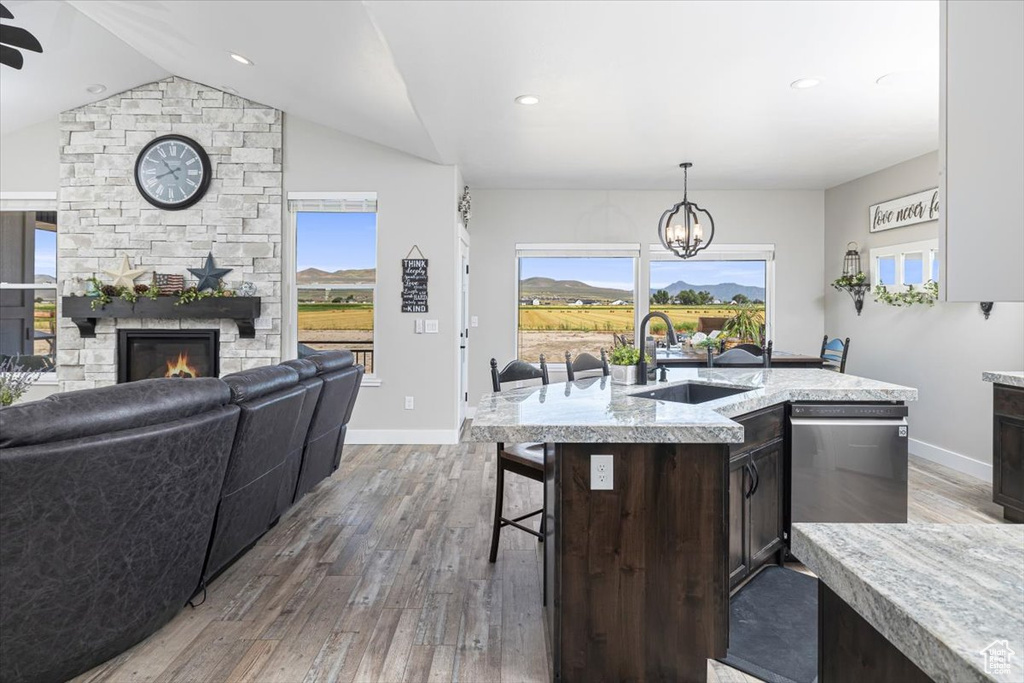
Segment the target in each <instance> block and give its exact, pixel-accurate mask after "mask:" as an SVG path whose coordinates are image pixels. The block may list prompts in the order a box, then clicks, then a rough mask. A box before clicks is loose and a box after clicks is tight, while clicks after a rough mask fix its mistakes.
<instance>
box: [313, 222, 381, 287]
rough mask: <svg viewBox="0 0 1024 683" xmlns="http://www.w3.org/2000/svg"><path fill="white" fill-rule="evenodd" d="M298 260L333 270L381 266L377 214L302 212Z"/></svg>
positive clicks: (330, 271)
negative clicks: (378, 259)
mask: <svg viewBox="0 0 1024 683" xmlns="http://www.w3.org/2000/svg"><path fill="white" fill-rule="evenodd" d="M295 228H296V233H297V234H296V237H297V240H296V241H297V257H296V264H297V269H298V270H299V271H303V270H306V269H308V268H317V269H319V270H324V271H327V272H328V273H333V272H334V271H336V270H354V269H363V268H376V267H377V214H375V213H329V212H306V211H303V212H300V213H299V214H298V215H297V216H296V219H295Z"/></svg>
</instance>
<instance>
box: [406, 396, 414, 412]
mask: <svg viewBox="0 0 1024 683" xmlns="http://www.w3.org/2000/svg"><path fill="white" fill-rule="evenodd" d="M415 407H416V400H415V399H414V398H413V397H412V396H406V397H405V409H406V410H412V409H413V408H415Z"/></svg>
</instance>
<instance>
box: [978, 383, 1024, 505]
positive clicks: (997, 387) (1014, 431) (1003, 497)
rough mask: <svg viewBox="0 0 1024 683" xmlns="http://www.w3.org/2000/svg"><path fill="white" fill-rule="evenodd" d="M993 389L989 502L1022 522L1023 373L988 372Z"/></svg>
mask: <svg viewBox="0 0 1024 683" xmlns="http://www.w3.org/2000/svg"><path fill="white" fill-rule="evenodd" d="M981 379H982V381H984V382H991V383H992V384H993V387H992V418H993V419H992V500H994V501H995V502H996V503H999V504H1000V505H1002V506H1003V517H1004V518H1005V519H1008V520H1009V521H1011V522H1018V523H1021V522H1024V372H1015V371H991V370H990V371H988V372H983V373H982V375H981Z"/></svg>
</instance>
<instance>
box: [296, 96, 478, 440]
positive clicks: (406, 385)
mask: <svg viewBox="0 0 1024 683" xmlns="http://www.w3.org/2000/svg"><path fill="white" fill-rule="evenodd" d="M284 169H285V171H284V189H285V196H286V197H287V193H288V192H376V193H377V203H378V209H377V211H378V213H377V230H378V239H377V306H376V308H377V330H376V341H375V348H374V363H375V364H376V369H377V376H378V377H379V378H380V380H381V386H379V387H369V386H367V387H363V389H362V390H361V392H360V394H359V401H357V403H356V409H355V414H354V415H353V418H352V422H351V423H350V425H349V430H350V434H352V431H353V430H357V431H358V430H374V431H377V430H431V431H433V430H438V431H440V430H448V432H449V434H448V435H447V436H451V437H452V438H454V434H455V430H456V427H457V426H456V424H455V422H456V410H457V403H456V399H457V394H458V388H457V383H458V366H457V363H456V360H455V358H456V357H455V354H454V351H453V349H456V348H457V347H458V343H457V341H458V339H457V334H456V331H455V330H456V322H455V297H456V269H457V264H456V258H457V251H456V249H455V246H456V245H455V235H456V232H455V231H456V204H455V202H456V199H455V197H456V171H455V167H454V166H440V165H438V164H434V163H431V162H429V161H424V160H423V159H419V158H416V157H413V156H409V155H408V154H404V153H402V152H398V151H395V150H393V149H389V148H387V147H382V146H380V145H376V144H374V143H371V142H367V141H365V140H361V139H359V138H356V137H352V136H350V135H345V134H344V133H340V132H338V131H336V130H332V129H330V128H326V127H324V126H320V125H317V124H314V123H310V122H309V121H305V120H303V119H299V118H296V117H294V116H285V122H284ZM458 189H459V190H461V187H460V188H458ZM285 220H286V221H287V220H290V218H289V217H288V215H287V210H286V211H285ZM414 244H416V245H419V248H420V251H422V252H423V255H424V256H425V257H426V258H427V259H428V260H429V274H428V275H429V289H428V293H429V301H428V306H429V312H428V313H426V314H412V313H402V312H401V291H402V277H401V262H402V259H403V258H405V256H406V255H407V254H408V253H409V250H410V249H412V246H413V245H414ZM285 277H291V278H294V273H285ZM417 317H419V318H424V319H436V320H438V321H439V323H440V332H439V333H438V334H415V333H414V326H413V321H414V320H415V319H416V318H417ZM286 324H294V321H290V320H286ZM406 396H413V397H414V398H415V406H416V407H415V409H414V410H411V411H407V410H405V409H404V401H405V397H406ZM445 436H446V435H445V434H441V433H438V434H434V435H431V434H427V433H420V434H419V435H417V436H415V437H410V438H418V439H419V440H416V441H414V442H415V443H429V442H430V440H433V439H436V440H443V439H444V438H445ZM353 438H355V439H359V438H367V439H369V440H372V439H373V438H375V437H374V436H373V435H365V434H363V435H361V434H358V433H357V434H354V435H353ZM380 438H385V439H392V440H399V439H403V437H402V436H401V435H400V434H396V433H392V434H388V435H383V436H382V437H380ZM392 442H394V441H392Z"/></svg>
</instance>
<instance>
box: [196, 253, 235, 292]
mask: <svg viewBox="0 0 1024 683" xmlns="http://www.w3.org/2000/svg"><path fill="white" fill-rule="evenodd" d="M231 271H232V269H231V268H217V267H215V266H214V265H213V253H212V252H211V253H209V254H207V255H206V265H204V266H203V267H202V268H189V269H188V272H190V273H192V274H193V275H195V276H196V277H197V278H199V284H198V285H196V289H198V290H199V291H200V292H201V291H203V290H204V289H219V288H220V281H221V279H222V278H223V277H224V276H225V275H227V274H228V273H230V272H231Z"/></svg>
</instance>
